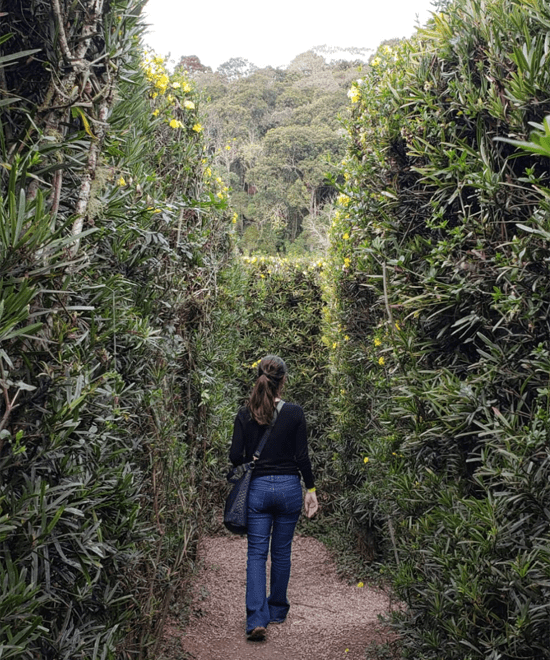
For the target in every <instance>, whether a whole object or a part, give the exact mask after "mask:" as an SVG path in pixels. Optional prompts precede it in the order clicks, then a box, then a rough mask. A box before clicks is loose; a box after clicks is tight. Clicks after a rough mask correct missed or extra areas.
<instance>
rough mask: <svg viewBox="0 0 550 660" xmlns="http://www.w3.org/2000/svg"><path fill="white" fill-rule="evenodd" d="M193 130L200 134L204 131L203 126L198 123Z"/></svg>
mask: <svg viewBox="0 0 550 660" xmlns="http://www.w3.org/2000/svg"><path fill="white" fill-rule="evenodd" d="M193 130H194V131H195V132H196V133H200V132H201V131H202V126H201V125H200V124H198V123H197V124H195V125H194V126H193Z"/></svg>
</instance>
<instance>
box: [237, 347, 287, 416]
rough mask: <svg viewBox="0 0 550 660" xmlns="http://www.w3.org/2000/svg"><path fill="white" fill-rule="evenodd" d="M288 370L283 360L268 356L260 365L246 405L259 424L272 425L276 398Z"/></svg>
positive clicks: (275, 356)
mask: <svg viewBox="0 0 550 660" xmlns="http://www.w3.org/2000/svg"><path fill="white" fill-rule="evenodd" d="M287 372H288V370H287V368H286V364H285V362H284V360H283V359H281V358H280V357H278V356H277V355H266V357H264V358H262V360H261V361H260V364H259V365H258V376H257V378H256V383H255V384H254V387H253V388H252V392H251V393H250V397H249V399H248V402H247V404H246V406H247V408H248V410H249V411H250V414H251V415H252V418H253V419H255V420H256V421H257V422H258V424H261V425H267V424H271V420H272V419H273V413H274V410H275V398H276V396H277V395H278V394H279V392H280V390H281V388H282V385H283V382H284V379H285V376H286V374H287Z"/></svg>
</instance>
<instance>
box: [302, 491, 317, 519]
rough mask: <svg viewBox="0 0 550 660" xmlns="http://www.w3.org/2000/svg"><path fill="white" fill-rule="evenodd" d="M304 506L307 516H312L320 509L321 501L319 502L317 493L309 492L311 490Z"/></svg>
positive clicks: (307, 494)
mask: <svg viewBox="0 0 550 660" xmlns="http://www.w3.org/2000/svg"><path fill="white" fill-rule="evenodd" d="M304 506H305V510H306V516H307V517H308V518H312V517H313V516H314V515H315V514H316V513H317V511H318V509H319V502H317V495H316V493H309V492H307V493H306V497H305V500H304Z"/></svg>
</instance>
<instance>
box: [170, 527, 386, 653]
mask: <svg viewBox="0 0 550 660" xmlns="http://www.w3.org/2000/svg"><path fill="white" fill-rule="evenodd" d="M199 560H200V563H201V570H200V573H199V575H198V576H197V579H196V580H195V581H194V585H193V600H192V605H191V614H190V618H189V624H188V625H187V627H186V628H185V629H182V628H181V626H178V624H177V623H176V622H174V621H172V622H169V623H168V625H167V627H166V630H165V637H164V639H165V644H164V648H165V650H166V649H168V648H170V649H172V653H170V657H171V658H172V659H173V660H176V659H179V658H188V659H189V660H293V659H294V658H300V659H301V660H337V659H339V658H342V659H345V660H365V658H367V657H368V656H367V655H366V649H367V647H368V646H369V645H372V644H373V642H375V643H376V642H378V643H381V642H384V641H386V640H387V639H388V638H389V635H388V632H387V630H385V629H384V627H383V625H382V624H381V623H380V621H379V618H378V617H379V615H387V614H388V613H389V610H390V606H391V604H390V599H389V597H388V596H387V594H385V593H384V592H383V591H381V590H380V589H377V588H373V587H370V586H368V585H365V586H364V587H358V586H357V584H354V585H350V584H348V583H347V582H345V581H343V580H342V579H341V578H340V577H339V576H338V574H337V571H336V565H335V562H334V560H333V559H332V558H331V556H330V554H329V552H328V550H327V549H326V547H325V546H324V545H323V544H322V543H321V542H319V541H317V540H316V539H313V538H311V537H303V536H296V537H295V539H294V542H293V549H292V572H291V577H290V585H289V592H288V597H289V600H290V604H291V607H290V612H289V615H288V617H287V620H286V621H285V622H284V623H283V624H278V625H274V624H272V625H270V626H269V628H268V630H267V636H266V639H265V641H262V642H251V641H247V640H246V637H245V570H246V538H241V537H238V536H226V535H224V536H216V537H207V538H205V539H204V540H203V541H202V544H201V547H200V549H199ZM268 583H269V576H268ZM177 647H179V649H178V650H177V652H176V653H174V652H175V651H176V648H177ZM162 657H167V656H166V655H163V656H162Z"/></svg>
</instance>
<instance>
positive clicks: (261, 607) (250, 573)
mask: <svg viewBox="0 0 550 660" xmlns="http://www.w3.org/2000/svg"><path fill="white" fill-rule="evenodd" d="M286 374H287V368H286V364H285V363H284V361H283V360H282V359H281V358H280V357H277V356H276V355H268V356H267V357H264V358H263V359H262V360H261V362H260V364H259V366H258V377H257V379H256V383H255V385H254V387H253V389H252V392H251V394H250V398H249V399H248V403H247V405H246V406H245V407H243V408H241V409H240V410H239V412H238V413H237V417H236V419H235V426H234V429H233V441H232V443H231V450H230V453H229V458H230V460H231V462H232V463H233V465H239V464H241V463H243V462H245V461H247V462H250V461H252V459H253V454H254V452H255V450H256V448H257V446H258V444H259V442H260V440H261V438H262V435H263V433H264V432H265V430H266V428H267V427H268V425H269V424H271V423H272V422H273V426H272V428H271V431H270V434H269V436H268V439H267V443H266V445H265V447H264V449H263V451H262V453H261V456H260V458H259V459H258V461H256V464H255V467H254V470H253V472H252V481H251V484H250V491H249V500H248V561H247V566H246V634H247V637H248V639H250V640H262V639H264V638H265V634H266V628H267V625H268V624H269V623H282V622H283V621H284V620H285V618H286V615H287V613H288V610H289V607H290V604H289V602H288V600H287V596H286V592H287V586H288V580H289V577H290V552H291V547H292V537H293V536H294V529H295V527H296V523H297V522H298V518H299V517H300V512H301V510H302V487H301V484H300V474H301V476H302V478H303V480H304V483H305V486H306V489H307V492H306V494H305V511H306V515H307V517H308V518H311V517H312V516H313V515H314V514H315V513H316V511H317V509H318V503H317V495H316V494H315V484H314V480H313V473H312V471H311V463H310V460H309V455H308V448H307V432H306V420H305V417H304V411H303V410H302V408H301V407H300V406H297V405H295V404H291V403H284V405H283V407H282V408H281V409H280V412H279V413H278V414H277V415H275V410H276V407H277V403H278V402H279V401H280V400H281V392H282V389H283V386H284V384H285V380H286ZM270 541H271V584H270V587H271V590H270V594H269V596H268V597H266V561H267V554H268V550H269V546H270Z"/></svg>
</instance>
